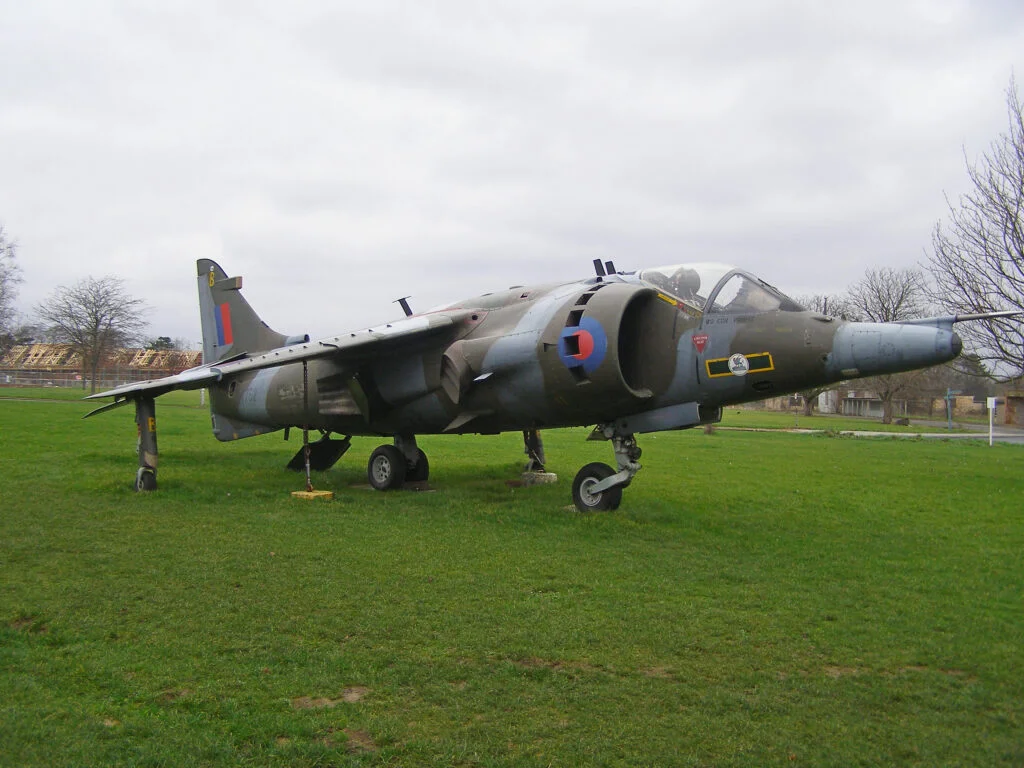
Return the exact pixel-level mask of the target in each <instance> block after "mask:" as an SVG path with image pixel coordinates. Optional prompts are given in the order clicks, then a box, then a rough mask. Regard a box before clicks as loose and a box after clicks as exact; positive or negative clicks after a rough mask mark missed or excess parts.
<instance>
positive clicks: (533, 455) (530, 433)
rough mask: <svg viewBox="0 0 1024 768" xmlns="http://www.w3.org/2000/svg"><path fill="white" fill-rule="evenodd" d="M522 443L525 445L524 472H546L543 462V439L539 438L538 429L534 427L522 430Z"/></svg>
mask: <svg viewBox="0 0 1024 768" xmlns="http://www.w3.org/2000/svg"><path fill="white" fill-rule="evenodd" d="M523 443H524V444H525V445H526V458H527V462H526V467H525V468H524V469H523V471H524V472H546V471H547V470H545V469H544V464H545V463H546V461H545V459H544V441H543V440H541V439H540V431H539V430H536V429H524V430H523Z"/></svg>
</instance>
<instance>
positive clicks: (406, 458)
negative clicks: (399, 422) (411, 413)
mask: <svg viewBox="0 0 1024 768" xmlns="http://www.w3.org/2000/svg"><path fill="white" fill-rule="evenodd" d="M366 475H367V477H368V478H369V480H370V485H372V486H373V487H374V488H376V489H377V490H378V491H390V490H393V489H395V488H401V487H402V485H404V484H405V483H406V482H426V480H427V478H428V477H429V476H430V462H428V461H427V455H426V454H425V453H423V451H422V450H420V448H419V447H418V446H417V445H416V436H415V435H395V444H394V445H382V446H380V447H379V448H377V450H375V451H374V452H373V453H372V454H370V461H369V463H368V464H367V466H366Z"/></svg>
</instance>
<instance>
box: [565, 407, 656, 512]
mask: <svg viewBox="0 0 1024 768" xmlns="http://www.w3.org/2000/svg"><path fill="white" fill-rule="evenodd" d="M588 439H589V440H611V441H612V449H613V450H614V451H615V462H616V463H617V464H618V467H619V471H618V472H616V471H615V470H614V469H612V468H611V467H609V466H608V465H607V464H602V463H600V462H594V463H592V464H587V465H586V466H585V467H583V469H581V470H580V471H579V472H577V473H576V479H575V480H573V482H572V500H573V503H574V504H575V505H576V509H578V510H579V511H580V512H604V511H611V510H615V509H618V508H619V504H621V503H622V489H623V488H626V487H628V486H629V484H630V483H631V482H632V481H633V477H634V476H635V475H636V473H637V472H639V471H640V469H641V465H640V455H641V453H642V451H641V450H640V446H638V445H637V444H636V438H634V437H633V434H632V433H625V434H622V433H617V432H616V431H615V427H614V425H611V424H603V425H602V424H599V425H598V426H597V427H595V428H594V431H593V432H592V433H591V435H590V437H589V438H588Z"/></svg>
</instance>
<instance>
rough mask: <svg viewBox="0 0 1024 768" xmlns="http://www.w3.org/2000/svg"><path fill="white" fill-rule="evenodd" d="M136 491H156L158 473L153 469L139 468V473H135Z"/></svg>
mask: <svg viewBox="0 0 1024 768" xmlns="http://www.w3.org/2000/svg"><path fill="white" fill-rule="evenodd" d="M135 490H136V491H155V490H156V472H155V471H154V470H153V468H152V467H139V471H138V472H136V473H135Z"/></svg>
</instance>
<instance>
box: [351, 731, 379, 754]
mask: <svg viewBox="0 0 1024 768" xmlns="http://www.w3.org/2000/svg"><path fill="white" fill-rule="evenodd" d="M343 733H344V734H345V735H346V736H348V743H347V744H346V745H345V749H346V750H347V751H348V752H351V753H352V754H360V753H363V752H376V751H377V750H378V749H380V747H378V746H377V742H375V741H374V740H373V737H372V736H371V735H370V734H368V733H367V732H366V731H360V730H358V729H356V728H346V729H345V730H344V731H343Z"/></svg>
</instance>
